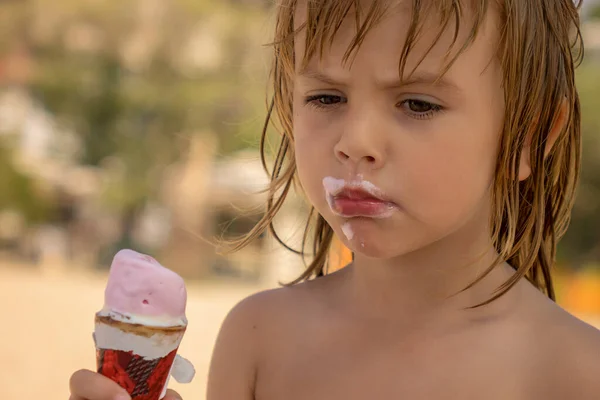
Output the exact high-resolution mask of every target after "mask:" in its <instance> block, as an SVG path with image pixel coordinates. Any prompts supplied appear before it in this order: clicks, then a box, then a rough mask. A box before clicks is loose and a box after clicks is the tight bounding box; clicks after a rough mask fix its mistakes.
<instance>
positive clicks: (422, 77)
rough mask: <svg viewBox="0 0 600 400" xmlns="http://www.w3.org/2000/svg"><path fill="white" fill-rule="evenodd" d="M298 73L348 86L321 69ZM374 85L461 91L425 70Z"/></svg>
mask: <svg viewBox="0 0 600 400" xmlns="http://www.w3.org/2000/svg"><path fill="white" fill-rule="evenodd" d="M298 75H299V76H301V77H303V78H308V79H313V80H318V81H320V82H323V83H326V84H328V85H332V86H348V84H347V83H345V82H344V81H343V80H337V79H335V78H333V77H332V76H330V75H328V74H326V73H324V72H322V71H318V70H314V69H311V68H305V69H302V70H301V71H300V72H299V73H298ZM376 85H377V86H379V87H381V88H383V89H397V88H401V87H405V86H416V85H423V86H434V87H437V88H440V89H448V90H450V91H453V92H461V91H462V90H461V89H460V88H459V87H458V85H457V84H456V83H454V82H453V81H452V80H450V79H448V78H447V77H446V76H441V77H440V76H439V74H435V73H431V72H427V71H422V72H415V73H414V74H412V75H411V76H409V77H408V78H406V79H403V80H400V79H399V78H396V79H386V80H383V79H382V80H378V81H377V82H376Z"/></svg>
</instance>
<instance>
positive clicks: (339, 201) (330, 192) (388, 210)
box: [323, 177, 399, 218]
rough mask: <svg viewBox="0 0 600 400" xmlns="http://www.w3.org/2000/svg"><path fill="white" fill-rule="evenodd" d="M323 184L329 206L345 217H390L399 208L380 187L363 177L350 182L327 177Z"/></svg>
mask: <svg viewBox="0 0 600 400" xmlns="http://www.w3.org/2000/svg"><path fill="white" fill-rule="evenodd" d="M323 186H324V188H325V192H326V196H327V202H328V203H329V207H330V208H331V210H332V211H333V212H334V213H335V214H337V215H338V216H341V217H343V218H352V217H368V218H388V217H391V216H392V214H393V213H394V211H397V210H398V209H399V206H398V204H397V203H395V202H393V201H391V200H390V199H389V198H388V197H386V196H385V194H384V192H383V191H382V190H381V189H380V188H378V187H377V186H376V185H374V184H373V183H371V182H369V181H366V180H363V179H362V177H359V179H355V180H352V181H350V182H347V181H345V180H343V179H336V178H333V177H326V178H324V179H323Z"/></svg>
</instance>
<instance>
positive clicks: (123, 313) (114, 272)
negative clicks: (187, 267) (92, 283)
mask: <svg viewBox="0 0 600 400" xmlns="http://www.w3.org/2000/svg"><path fill="white" fill-rule="evenodd" d="M186 301H187V292H186V289H185V283H184V281H183V278H181V277H180V276H179V275H178V274H176V273H175V272H173V271H171V270H169V269H167V268H165V267H163V266H162V265H161V264H160V263H158V261H156V260H155V259H153V258H152V257H150V256H147V255H145V254H141V253H138V252H135V251H133V250H121V251H119V252H118V253H117V254H116V255H115V257H114V259H113V262H112V265H111V267H110V273H109V277H108V283H107V285H106V291H105V292H104V307H103V308H102V310H101V311H100V313H99V314H100V315H105V316H110V317H111V318H113V319H116V320H120V321H122V322H127V323H133V324H141V325H146V326H159V327H161V326H162V327H169V326H185V325H187V319H186V316H185V306H186Z"/></svg>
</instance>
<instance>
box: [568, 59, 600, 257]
mask: <svg viewBox="0 0 600 400" xmlns="http://www.w3.org/2000/svg"><path fill="white" fill-rule="evenodd" d="M577 85H578V89H579V94H580V96H581V106H582V114H583V121H582V135H583V139H582V141H583V162H582V174H581V183H580V187H579V191H578V195H577V201H576V204H575V207H574V209H573V214H572V221H571V225H570V227H569V231H568V233H567V235H566V236H565V238H564V239H563V241H562V242H561V245H560V255H561V258H562V259H563V260H565V262H567V263H571V264H573V266H574V267H579V266H583V265H585V264H586V263H590V262H595V263H599V261H600V114H599V113H598V110H599V109H600V68H599V67H598V65H597V64H595V63H589V64H584V65H583V66H582V67H581V68H580V70H579V72H578V76H577ZM599 266H600V265H599Z"/></svg>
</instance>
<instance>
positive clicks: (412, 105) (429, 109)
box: [399, 99, 443, 119]
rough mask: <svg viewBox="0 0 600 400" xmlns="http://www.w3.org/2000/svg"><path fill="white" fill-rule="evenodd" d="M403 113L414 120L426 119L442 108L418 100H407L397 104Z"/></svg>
mask: <svg viewBox="0 0 600 400" xmlns="http://www.w3.org/2000/svg"><path fill="white" fill-rule="evenodd" d="M399 106H400V107H402V108H403V110H404V112H406V113H407V114H408V115H410V116H411V117H413V118H416V119H428V118H431V117H433V115H434V114H435V113H437V112H440V111H442V110H443V108H442V106H440V105H438V104H434V103H431V102H429V101H425V100H419V99H407V100H404V101H402V102H401V103H400V104H399Z"/></svg>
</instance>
